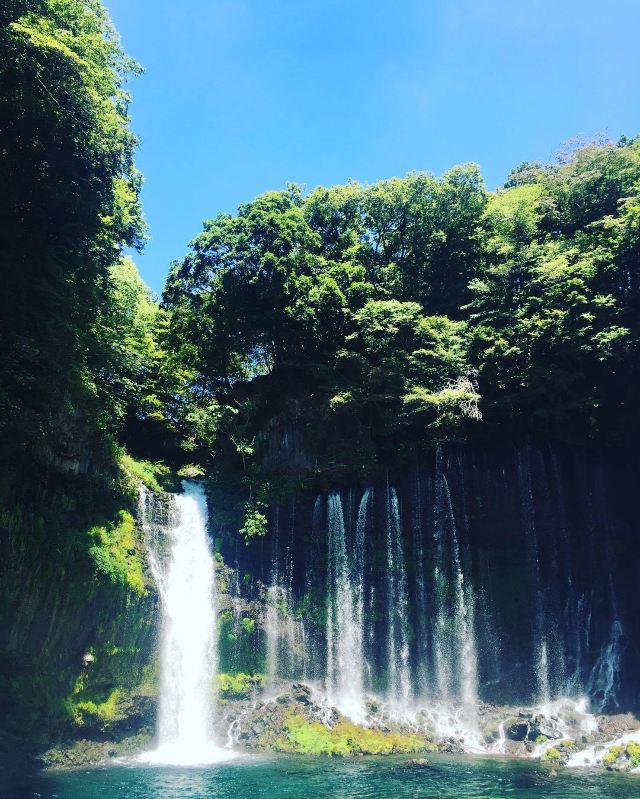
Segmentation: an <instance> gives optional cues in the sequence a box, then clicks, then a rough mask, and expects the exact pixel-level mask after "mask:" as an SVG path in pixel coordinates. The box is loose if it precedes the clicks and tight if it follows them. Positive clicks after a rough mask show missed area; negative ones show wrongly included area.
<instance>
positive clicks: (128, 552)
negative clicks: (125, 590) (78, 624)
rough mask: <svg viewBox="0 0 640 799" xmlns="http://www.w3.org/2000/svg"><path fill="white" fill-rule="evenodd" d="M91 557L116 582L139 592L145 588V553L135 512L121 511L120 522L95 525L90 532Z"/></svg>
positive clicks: (101, 571)
mask: <svg viewBox="0 0 640 799" xmlns="http://www.w3.org/2000/svg"><path fill="white" fill-rule="evenodd" d="M89 539H90V541H91V542H92V543H91V545H90V546H89V550H88V551H89V556H90V557H91V559H92V560H93V563H94V565H95V568H96V571H97V572H98V573H99V574H101V575H103V576H104V577H106V578H107V579H108V580H110V581H111V582H113V583H122V584H126V585H127V586H128V587H129V588H131V589H132V590H133V591H135V592H136V593H138V594H143V593H144V591H145V585H144V578H143V574H142V563H143V558H144V555H143V553H142V552H141V550H140V545H139V542H138V541H137V536H136V525H135V520H134V518H133V516H132V515H131V513H129V511H126V510H121V511H120V512H119V514H118V520H117V521H116V522H107V523H106V524H104V525H102V526H99V527H93V528H92V529H91V530H90V531H89Z"/></svg>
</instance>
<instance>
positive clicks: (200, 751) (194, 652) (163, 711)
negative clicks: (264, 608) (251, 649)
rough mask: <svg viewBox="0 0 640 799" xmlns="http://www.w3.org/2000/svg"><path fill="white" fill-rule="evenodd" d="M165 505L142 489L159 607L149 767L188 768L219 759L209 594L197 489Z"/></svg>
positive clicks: (209, 568) (212, 595) (213, 611)
mask: <svg viewBox="0 0 640 799" xmlns="http://www.w3.org/2000/svg"><path fill="white" fill-rule="evenodd" d="M183 487H184V493H182V494H177V495H174V496H170V497H169V499H168V506H167V503H165V506H166V507H164V508H162V507H160V508H159V507H158V504H159V502H160V501H159V500H158V499H157V498H156V497H155V496H154V495H152V494H149V493H148V492H146V491H144V490H143V493H142V495H141V517H142V519H143V524H144V526H145V538H146V543H147V548H148V553H149V561H150V564H151V568H152V571H153V575H154V578H155V580H156V584H157V586H158V591H159V594H160V599H161V604H162V631H161V643H160V693H159V705H158V724H157V738H158V746H157V749H155V750H153V751H151V752H147V753H146V754H144V755H142V756H141V760H143V761H146V762H150V763H167V764H180V765H195V764H203V763H211V762H214V761H217V760H221V759H225V758H226V757H228V756H229V752H225V751H224V750H221V749H220V748H219V747H218V746H217V745H216V744H215V743H214V740H213V719H214V688H213V680H214V676H215V673H216V671H217V607H216V605H217V602H216V599H217V592H216V580H215V568H214V561H213V557H212V554H211V550H210V547H209V540H208V537H207V502H206V497H205V494H204V490H203V488H202V487H201V486H200V485H198V484H197V483H193V482H189V481H185V482H184V484H183Z"/></svg>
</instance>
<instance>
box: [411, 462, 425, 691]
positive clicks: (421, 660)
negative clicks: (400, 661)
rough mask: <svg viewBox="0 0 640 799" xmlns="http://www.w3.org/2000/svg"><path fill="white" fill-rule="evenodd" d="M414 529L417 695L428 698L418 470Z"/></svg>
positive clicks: (422, 529)
mask: <svg viewBox="0 0 640 799" xmlns="http://www.w3.org/2000/svg"><path fill="white" fill-rule="evenodd" d="M412 500H413V501H412V509H413V510H412V527H413V551H414V557H415V581H416V610H415V616H416V650H417V651H416V655H417V673H416V693H417V694H418V695H419V696H423V697H424V696H426V695H427V691H428V686H429V662H428V658H429V631H428V618H429V617H428V612H429V611H428V608H427V586H426V574H425V553H424V519H423V514H422V490H421V480H420V473H419V472H418V471H417V470H416V471H415V472H414V474H413V495H412Z"/></svg>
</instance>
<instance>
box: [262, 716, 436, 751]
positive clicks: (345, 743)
mask: <svg viewBox="0 0 640 799" xmlns="http://www.w3.org/2000/svg"><path fill="white" fill-rule="evenodd" d="M285 727H286V729H287V736H286V738H285V739H284V740H280V741H278V742H277V746H276V748H278V749H281V750H283V751H287V752H296V753H299V754H307V755H332V756H333V755H336V756H345V755H360V754H362V755H364V754H370V755H382V754H384V755H387V754H399V753H408V752H424V751H431V750H432V749H433V746H432V745H431V744H430V743H429V742H428V741H425V740H424V739H423V738H420V737H419V736H417V735H412V734H401V733H396V732H381V731H380V730H371V729H365V728H364V727H359V726H357V725H356V724H352V723H351V722H348V721H342V722H340V723H339V724H336V726H335V727H333V728H332V729H329V728H328V727H325V725H324V724H320V723H318V722H312V721H307V720H306V719H304V718H302V716H291V717H289V718H288V719H287V720H286V722H285Z"/></svg>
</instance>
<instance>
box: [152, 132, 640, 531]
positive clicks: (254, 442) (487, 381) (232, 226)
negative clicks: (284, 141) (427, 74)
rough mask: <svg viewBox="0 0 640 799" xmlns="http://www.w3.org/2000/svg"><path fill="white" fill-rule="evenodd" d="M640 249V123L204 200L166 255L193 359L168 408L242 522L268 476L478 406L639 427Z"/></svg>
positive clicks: (260, 526) (375, 453)
mask: <svg viewBox="0 0 640 799" xmlns="http://www.w3.org/2000/svg"><path fill="white" fill-rule="evenodd" d="M639 253H640V142H639V141H638V140H634V141H626V142H624V143H622V144H621V145H619V146H618V145H613V144H610V143H608V142H596V143H587V144H586V145H583V146H579V147H571V148H569V149H568V150H566V151H565V152H564V153H563V154H562V156H561V157H560V159H559V161H558V163H555V164H550V165H544V166H543V165H539V164H525V165H523V166H522V167H520V168H518V169H517V170H516V171H515V172H514V173H512V175H511V177H510V179H509V181H507V185H506V187H505V188H503V189H500V190H499V191H498V192H496V193H495V194H488V193H487V192H486V191H485V190H484V188H483V186H482V182H481V179H480V177H479V173H478V170H477V168H476V167H474V166H466V167H457V168H456V169H454V170H451V171H450V172H449V173H447V174H446V175H444V176H443V177H442V178H440V179H436V178H434V177H432V176H430V175H423V174H414V175H409V176H408V177H406V178H404V179H393V180H389V181H383V182H381V183H377V184H374V185H372V186H363V185H360V184H357V183H350V184H348V185H346V186H337V187H333V188H331V189H325V188H318V189H316V190H314V191H313V192H311V193H310V194H309V195H308V196H304V195H303V193H302V192H301V190H300V189H299V188H297V187H295V186H290V187H288V188H287V189H286V190H285V191H281V192H270V193H268V194H265V195H263V196H261V197H258V198H257V199H256V200H254V201H253V202H251V203H247V204H246V205H243V206H241V207H240V208H239V210H238V214H237V215H236V216H231V215H228V214H224V215H221V216H219V217H217V218H216V219H214V220H211V221H208V222H206V223H205V226H204V231H203V232H202V233H201V234H200V236H199V237H198V238H197V239H196V240H195V241H194V243H193V245H192V250H191V252H190V253H189V254H188V255H187V256H186V258H185V259H184V260H183V261H182V262H180V263H176V264H175V265H174V267H173V269H172V272H171V274H170V276H169V280H168V282H167V287H166V290H165V294H164V304H165V306H166V309H167V312H168V314H169V322H168V329H167V335H166V339H165V343H166V348H167V352H168V353H170V356H169V357H171V358H172V359H174V361H175V362H178V363H182V364H188V366H189V369H190V370H191V371H190V372H188V373H187V371H185V372H184V374H185V376H186V381H183V382H182V386H183V391H182V393H181V394H180V397H181V402H182V405H181V407H176V408H175V409H174V411H173V412H172V414H173V416H172V418H173V419H174V428H175V430H177V431H178V432H179V434H180V436H181V438H182V442H183V446H184V448H185V449H186V450H187V451H189V452H190V453H193V454H194V455H195V456H196V457H197V460H198V461H199V462H200V463H202V464H203V466H204V467H205V469H206V471H207V473H208V475H209V476H211V477H212V479H213V480H215V482H216V483H217V485H218V486H219V487H220V490H221V491H224V492H225V493H226V495H227V497H228V496H230V495H234V499H233V500H232V503H233V507H230V508H228V510H229V516H228V521H229V523H230V524H231V525H232V526H236V529H238V528H242V530H243V534H244V535H245V536H246V537H248V538H250V537H252V536H256V535H261V534H262V532H263V531H264V529H265V524H266V520H265V518H264V517H265V514H264V512H263V509H262V507H261V504H260V503H262V502H265V501H266V498H267V496H271V498H273V496H274V492H281V493H286V492H287V491H290V490H295V489H296V488H297V487H299V486H300V485H303V484H306V483H307V482H308V481H309V479H316V480H317V479H320V480H327V481H332V480H333V481H335V480H336V479H342V478H347V477H348V478H349V479H354V478H357V479H361V478H364V477H365V476H367V477H370V476H371V473H372V471H374V470H375V469H376V468H377V467H379V466H380V464H381V463H384V464H385V465H387V466H390V465H391V466H392V465H393V464H394V463H395V462H401V461H403V460H404V461H406V460H407V458H408V457H410V456H411V454H412V453H414V452H415V451H416V449H420V448H421V447H423V446H425V445H428V444H429V443H431V442H434V441H442V440H451V439H458V438H464V437H467V436H470V435H473V434H474V433H475V432H476V431H477V432H479V430H480V426H479V425H477V424H475V423H476V422H478V421H479V420H480V419H481V418H484V426H485V427H486V426H494V425H505V424H507V425H512V426H513V427H515V428H517V429H518V430H520V431H521V430H523V429H524V430H525V431H529V432H544V433H545V434H547V435H549V434H552V435H556V436H559V437H562V438H567V437H573V438H578V439H580V440H584V439H585V438H586V437H594V436H598V435H604V434H605V433H606V434H608V435H610V434H611V433H612V431H613V432H614V434H617V435H622V434H623V431H624V434H625V435H626V434H628V432H629V430H630V429H634V430H637V419H636V415H635V414H634V412H633V408H634V400H633V396H634V386H635V385H636V384H637V379H638V377H639V372H640V351H639V350H638V346H637V341H638V340H640V335H639V334H640V327H639V325H640V322H639V321H638V320H639V319H640V284H639V283H638V281H637V275H636V271H635V269H634V264H635V263H637V258H638V255H639ZM185 368H186V367H185ZM623 419H624V422H623V421H621V420H623ZM267 487H268V489H269V490H267ZM234 514H235V520H234ZM236 521H237V523H236Z"/></svg>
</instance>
